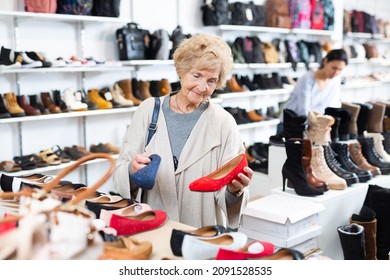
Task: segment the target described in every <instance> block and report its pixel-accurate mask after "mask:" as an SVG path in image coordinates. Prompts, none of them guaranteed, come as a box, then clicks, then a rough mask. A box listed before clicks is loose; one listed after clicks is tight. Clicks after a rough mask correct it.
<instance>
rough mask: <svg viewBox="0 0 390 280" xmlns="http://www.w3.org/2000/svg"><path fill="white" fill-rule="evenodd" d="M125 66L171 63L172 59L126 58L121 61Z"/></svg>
mask: <svg viewBox="0 0 390 280" xmlns="http://www.w3.org/2000/svg"><path fill="white" fill-rule="evenodd" d="M121 62H122V64H123V65H125V66H153V65H173V60H171V59H168V60H157V59H144V60H126V61H121Z"/></svg>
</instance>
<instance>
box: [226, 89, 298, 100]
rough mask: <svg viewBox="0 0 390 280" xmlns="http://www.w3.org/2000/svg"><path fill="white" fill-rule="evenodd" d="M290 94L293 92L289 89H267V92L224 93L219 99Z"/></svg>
mask: <svg viewBox="0 0 390 280" xmlns="http://www.w3.org/2000/svg"><path fill="white" fill-rule="evenodd" d="M290 93H291V90H290V89H288V88H282V89H266V90H255V91H245V92H232V93H222V94H219V95H218V98H221V99H231V98H243V97H251V96H264V95H284V94H290Z"/></svg>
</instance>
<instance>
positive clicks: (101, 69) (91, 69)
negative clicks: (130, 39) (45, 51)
mask: <svg viewBox="0 0 390 280" xmlns="http://www.w3.org/2000/svg"><path fill="white" fill-rule="evenodd" d="M124 70H126V71H134V70H135V69H134V67H129V66H91V67H64V68H59V67H48V68H29V69H26V68H12V69H2V70H0V74H10V73H12V74H15V73H43V74H45V73H60V72H107V71H124Z"/></svg>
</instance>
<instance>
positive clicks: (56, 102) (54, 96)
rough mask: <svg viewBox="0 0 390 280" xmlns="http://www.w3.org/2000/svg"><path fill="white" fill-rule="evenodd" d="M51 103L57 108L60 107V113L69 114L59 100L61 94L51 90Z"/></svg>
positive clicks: (62, 102) (62, 101) (63, 103)
mask: <svg viewBox="0 0 390 280" xmlns="http://www.w3.org/2000/svg"><path fill="white" fill-rule="evenodd" d="M53 101H54V104H56V105H57V106H58V107H60V109H61V112H62V113H66V112H69V109H68V106H67V105H66V103H65V102H64V100H62V99H61V92H60V91H59V90H53Z"/></svg>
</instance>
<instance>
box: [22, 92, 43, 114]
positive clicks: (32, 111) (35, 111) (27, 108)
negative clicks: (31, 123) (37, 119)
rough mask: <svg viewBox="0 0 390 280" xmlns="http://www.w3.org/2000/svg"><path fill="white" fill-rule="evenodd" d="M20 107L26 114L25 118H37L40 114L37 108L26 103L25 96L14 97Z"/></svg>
mask: <svg viewBox="0 0 390 280" xmlns="http://www.w3.org/2000/svg"><path fill="white" fill-rule="evenodd" d="M16 99H17V101H18V103H19V105H20V107H22V109H23V110H24V111H25V112H26V115H27V116H38V115H40V114H41V111H39V109H38V108H35V107H33V106H31V105H30V103H28V101H27V97H26V96H25V95H21V96H19V95H18V96H17V97H16Z"/></svg>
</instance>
